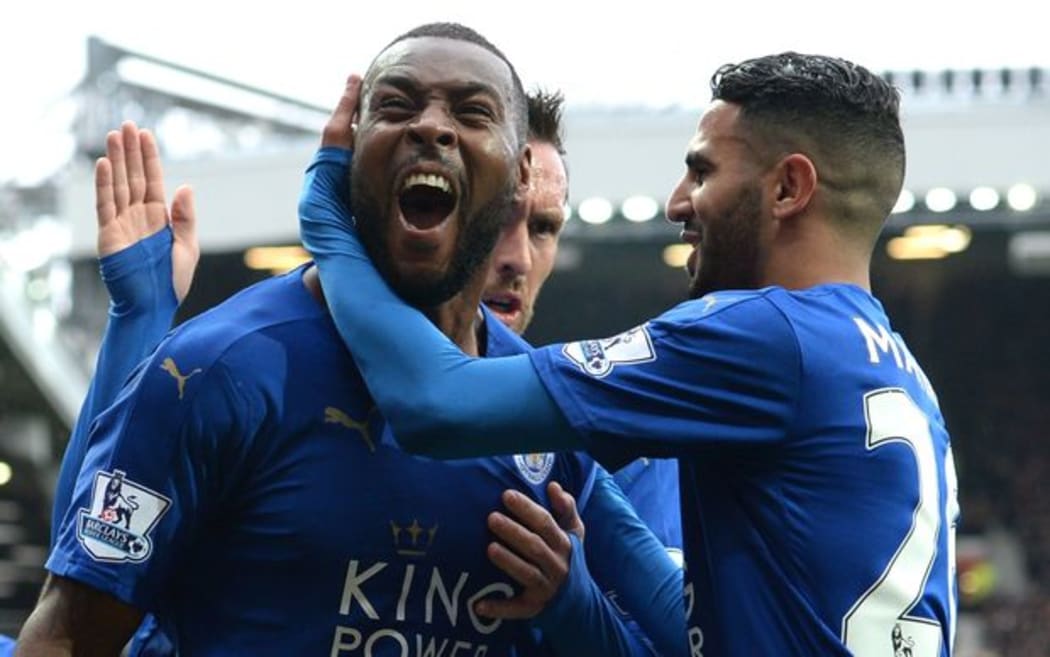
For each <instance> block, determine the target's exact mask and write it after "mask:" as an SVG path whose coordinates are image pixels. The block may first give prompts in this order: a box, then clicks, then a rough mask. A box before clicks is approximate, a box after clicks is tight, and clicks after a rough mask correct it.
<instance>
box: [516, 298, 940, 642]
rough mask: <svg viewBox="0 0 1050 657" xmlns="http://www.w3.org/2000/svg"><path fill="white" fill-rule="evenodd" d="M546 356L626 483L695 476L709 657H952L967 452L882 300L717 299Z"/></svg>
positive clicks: (695, 624)
mask: <svg viewBox="0 0 1050 657" xmlns="http://www.w3.org/2000/svg"><path fill="white" fill-rule="evenodd" d="M532 358H533V362H534V364H535V366H536V369H537V371H538V372H539V374H540V377H541V378H542V380H543V382H544V384H545V385H546V386H547V387H548V389H549V390H550V392H551V394H552V396H553V398H554V399H555V400H556V401H557V403H558V404H559V405H560V406H561V408H562V410H563V412H564V413H565V416H566V417H567V418H568V420H569V421H570V423H572V425H573V427H574V428H575V429H576V430H577V431H578V432H579V433H580V434H581V435H582V436H583V437H584V439H585V441H586V442H587V444H588V448H589V449H590V450H591V452H592V453H594V454H596V455H599V456H600V457H601V458H602V460H604V461H606V463H607V464H609V465H610V467H615V466H616V465H617V464H619V463H623V462H625V461H627V460H629V459H631V458H634V457H636V456H637V455H638V454H639V453H646V454H652V455H662V456H671V455H674V456H677V457H678V458H679V464H680V468H681V471H680V476H681V498H682V503H683V525H684V528H683V532H684V534H685V556H686V564H687V571H686V591H685V593H686V607H687V611H688V614H689V643H690V647H691V650H692V654H694V655H699V654H703V655H705V656H711V655H846V654H853V655H856V656H857V657H867V656H869V655H870V656H875V655H887V656H890V655H902V654H910V655H912V656H913V657H939V656H941V655H947V654H950V644H951V637H952V636H953V633H954V610H955V608H956V593H955V589H954V566H953V564H954V554H953V551H954V547H953V546H954V522H955V519H956V516H957V513H958V507H957V504H956V482H955V471H954V465H953V462H952V455H951V448H950V442H949V437H948V434H947V431H946V429H945V426H944V420H943V418H942V416H941V413H940V411H939V409H938V405H937V399H936V396H935V394H934V392H933V389H932V388H931V386H930V383H929V381H928V380H927V378H926V376H925V375H924V374H923V372H922V370H921V369H920V367H919V365H918V364H917V363H916V361H915V359H914V358H913V357H912V355H911V353H910V352H909V351H908V349H907V347H906V346H905V344H904V342H903V340H902V339H901V338H900V336H899V335H897V334H896V333H894V332H893V331H892V329H891V327H890V323H889V321H888V319H887V318H886V315H885V313H884V311H883V309H882V307H881V305H880V304H879V303H878V301H877V300H876V299H874V298H873V297H872V296H871V295H870V294H868V293H867V292H866V291H864V290H862V289H860V288H857V287H854V286H849V285H825V286H818V287H815V288H811V289H808V290H802V291H791V292H789V291H786V290H784V289H781V288H767V289H764V290H759V291H754V292H718V293H715V294H712V295H707V296H705V297H703V298H701V299H697V300H693V301H689V302H686V303H684V304H681V305H679V306H677V307H676V308H674V309H672V310H670V311H668V312H667V313H665V314H663V315H661V316H660V317H658V318H656V319H654V320H652V321H650V322H648V323H646V324H644V325H642V326H640V327H637V328H635V329H632V330H631V331H628V332H626V333H623V334H621V335H618V336H615V337H613V338H609V339H605V340H588V341H583V342H576V343H571V344H567V345H553V346H551V347H548V348H545V349H541V350H537V351H535V352H533V354H532ZM905 648H907V651H905Z"/></svg>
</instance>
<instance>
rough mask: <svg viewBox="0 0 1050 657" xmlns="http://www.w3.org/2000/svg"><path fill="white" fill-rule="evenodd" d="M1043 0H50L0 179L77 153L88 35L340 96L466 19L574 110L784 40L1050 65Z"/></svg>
mask: <svg viewBox="0 0 1050 657" xmlns="http://www.w3.org/2000/svg"><path fill="white" fill-rule="evenodd" d="M1037 5H1038V3H1035V2H1031V1H1030V0H999V1H998V2H994V3H974V2H965V1H961V0H956V1H955V2H948V1H944V0H881V1H880V2H871V1H869V2H849V1H848V0H838V1H831V0H795V1H794V2H792V1H791V0H779V1H776V2H774V1H773V0H737V1H732V2H723V3H712V2H700V1H696V0H693V1H686V0H680V1H672V0H641V1H640V2H633V3H624V2H618V3H604V4H599V3H593V2H586V3H584V2H571V0H528V1H527V2H525V3H522V4H521V5H520V6H521V7H522V9H520V10H518V11H516V12H512V10H511V9H510V8H511V7H512V6H513V5H512V4H511V3H509V2H500V1H498V0H445V1H443V2H420V1H418V0H402V1H397V0H392V1H390V0H388V1H384V2H380V3H374V4H365V3H363V2H360V1H357V2H353V1H344V2H331V1H329V2H321V1H320V0H295V1H294V2H280V1H279V0H278V1H275V2H267V3H241V2H237V3H230V2H221V1H219V0H207V1H205V0H179V1H178V2H169V3H165V2H142V1H141V0H138V1H136V2H126V1H117V0H92V1H91V2H81V3H73V2H53V1H47V0H43V1H37V2H30V3H22V2H19V3H16V5H13V6H12V7H9V8H8V9H7V10H6V11H5V14H6V15H5V16H4V20H3V21H2V22H0V66H2V70H3V78H2V79H3V81H4V87H5V91H6V93H5V94H4V96H5V99H4V102H3V103H2V104H0V113H2V114H0V118H2V121H0V144H2V145H3V149H2V150H0V182H3V181H10V180H17V181H19V182H21V183H23V184H31V183H32V182H34V181H36V180H38V179H39V178H41V177H43V176H45V175H47V174H48V173H50V172H51V171H53V170H54V168H55V167H56V166H57V165H58V164H60V163H61V162H62V161H64V159H65V158H66V157H67V156H68V152H69V149H70V148H71V142H70V140H69V138H68V135H67V134H66V130H65V128H66V126H68V123H69V120H70V108H69V104H68V102H65V100H64V99H65V98H66V96H67V94H68V92H69V91H70V89H72V87H73V86H74V85H76V83H77V82H78V81H79V79H80V77H81V76H82V75H83V72H84V65H85V51H86V46H85V43H86V39H87V37H88V36H89V35H96V36H99V37H101V38H103V39H105V40H106V41H108V42H110V43H112V44H114V45H118V46H120V47H124V48H127V49H130V50H134V51H138V52H142V53H146V54H150V55H153V56H156V57H160V58H162V59H166V60H170V61H175V62H179V63H181V64H184V65H186V66H189V67H192V68H196V69H200V70H204V71H208V72H210V73H214V74H216V75H219V76H222V77H226V78H230V79H235V80H238V81H241V82H244V83H247V84H250V85H254V86H257V87H261V88H264V89H268V90H272V91H275V92H278V93H281V94H284V95H288V96H292V97H296V98H301V99H303V100H305V101H308V102H312V103H316V104H321V105H328V104H331V103H332V102H334V100H335V99H336V98H337V97H338V94H339V91H340V89H341V87H342V84H343V80H344V79H345V77H346V75H347V73H349V72H350V71H352V70H357V71H362V70H363V69H364V68H365V67H366V66H367V65H368V63H369V61H370V59H371V57H372V56H373V55H374V54H375V53H376V52H377V51H378V50H379V49H380V48H382V47H383V45H385V44H386V43H387V42H388V41H389V40H390V39H391V38H392V37H394V36H396V35H397V34H399V33H401V32H403V31H404V30H406V29H409V28H411V27H414V26H415V25H418V24H420V23H424V22H428V21H432V20H456V21H460V22H463V23H465V24H467V25H470V26H471V27H474V28H475V29H477V30H479V31H480V32H482V33H483V34H485V36H487V37H488V38H489V39H491V40H492V41H493V42H494V43H496V44H497V45H498V46H499V47H501V48H502V49H503V50H504V51H505V52H506V53H507V55H508V56H509V57H510V59H511V60H512V61H514V62H515V65H516V66H517V67H518V69H519V72H520V73H521V75H522V78H523V79H524V81H525V83H526V84H527V85H529V86H531V85H533V84H542V85H544V86H546V87H553V88H560V89H562V90H563V91H564V92H565V94H566V98H567V101H568V102H569V103H570V104H572V105H593V104H600V105H634V106H637V105H648V106H654V107H666V106H669V105H683V106H690V107H692V106H695V107H700V106H701V105H702V104H703V103H704V102H705V101H706V99H707V91H706V81H707V79H708V77H709V76H710V74H711V72H712V71H713V70H714V69H715V68H717V66H718V65H719V64H721V63H724V62H727V61H734V60H739V59H743V58H747V57H750V56H754V55H759V54H766V53H770V52H775V51H780V50H788V49H792V50H801V51H808V52H822V53H827V54H833V55H838V56H842V57H846V58H848V59H853V60H855V61H857V62H859V63H862V64H865V65H866V66H868V67H869V68H872V69H875V70H890V69H892V70H904V69H927V70H941V69H945V68H972V67H984V68H998V67H1002V66H1015V67H1027V66H1050V49H1047V48H1045V39H1046V29H1045V22H1044V21H1042V20H1037V19H1036V18H1035V16H1034V15H1033V13H1032V12H1033V11H1034V10H1033V7H1034V6H1037Z"/></svg>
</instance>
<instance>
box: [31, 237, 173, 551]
mask: <svg viewBox="0 0 1050 657" xmlns="http://www.w3.org/2000/svg"><path fill="white" fill-rule="evenodd" d="M171 245H172V234H171V229H170V228H164V229H163V230H161V231H159V232H157V233H155V234H153V235H151V236H149V237H147V238H145V239H143V240H140V241H138V242H136V243H135V244H133V245H131V246H130V247H128V248H126V249H123V250H121V251H118V252H117V253H114V254H112V255H109V256H106V257H104V258H101V259H100V260H99V270H100V273H101V275H102V280H103V282H104V283H105V285H106V289H107V290H108V291H109V297H110V305H109V317H108V321H107V323H106V330H105V332H104V333H103V335H102V342H101V345H100V347H99V352H98V360H97V362H96V364H95V373H94V376H93V377H92V379H91V384H90V385H89V386H88V392H87V396H86V398H85V399H84V403H83V405H82V406H81V407H80V414H79V415H78V416H77V421H76V423H75V424H74V425H73V431H72V432H71V434H70V437H69V442H68V443H67V445H66V451H65V454H63V456H62V465H61V468H60V469H59V474H58V481H57V482H56V484H55V501H54V506H53V509H52V514H51V540H52V544H54V540H55V537H56V536H57V532H58V527H59V524H60V523H61V521H62V518H63V516H65V514H66V510H67V509H68V507H69V502H70V498H71V497H72V496H73V487H74V485H75V483H76V479H77V473H78V472H79V471H80V465H81V463H82V462H83V461H84V452H85V450H86V449H87V436H88V430H89V429H90V427H91V423H92V421H93V420H94V419H95V417H96V416H97V415H98V414H99V413H100V412H102V410H103V409H105V408H106V407H107V406H109V405H110V404H112V403H113V401H114V400H115V399H116V397H117V392H118V391H119V390H120V388H121V386H122V385H123V384H124V382H125V381H126V380H127V378H128V376H129V375H130V374H131V372H132V370H133V369H134V367H135V365H137V364H138V363H139V361H141V360H142V359H143V358H145V357H146V355H147V354H149V352H150V351H151V350H152V349H153V348H154V347H156V346H157V344H158V343H159V342H160V341H161V339H162V338H163V337H164V334H165V333H166V332H167V331H168V329H169V328H170V327H171V323H172V319H173V318H174V316H175V311H176V309H177V308H178V305H179V304H178V299H177V298H176V296H175V290H174V288H173V287H172V282H171V280H172V279H171V275H172V270H171V267H172V263H171Z"/></svg>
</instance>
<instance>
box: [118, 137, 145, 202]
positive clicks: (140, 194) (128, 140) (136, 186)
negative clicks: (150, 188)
mask: <svg viewBox="0 0 1050 657" xmlns="http://www.w3.org/2000/svg"><path fill="white" fill-rule="evenodd" d="M120 136H121V138H122V139H123V141H124V166H126V167H127V178H128V201H129V202H130V203H141V202H142V200H143V199H144V198H145V197H146V172H145V170H144V169H143V164H142V144H141V143H140V141H139V129H138V126H136V125H135V124H134V123H132V122H131V121H125V122H124V123H122V124H121V126H120Z"/></svg>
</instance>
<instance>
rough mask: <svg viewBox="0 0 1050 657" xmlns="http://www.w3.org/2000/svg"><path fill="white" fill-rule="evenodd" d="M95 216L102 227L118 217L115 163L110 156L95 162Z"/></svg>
mask: <svg viewBox="0 0 1050 657" xmlns="http://www.w3.org/2000/svg"><path fill="white" fill-rule="evenodd" d="M95 217H96V219H97V220H98V225H99V227H100V228H101V227H102V226H105V225H107V224H109V223H110V222H112V221H113V220H114V219H116V217H117V204H116V201H115V200H114V198H113V164H112V163H111V162H110V161H109V158H108V157H100V158H98V161H97V162H95Z"/></svg>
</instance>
